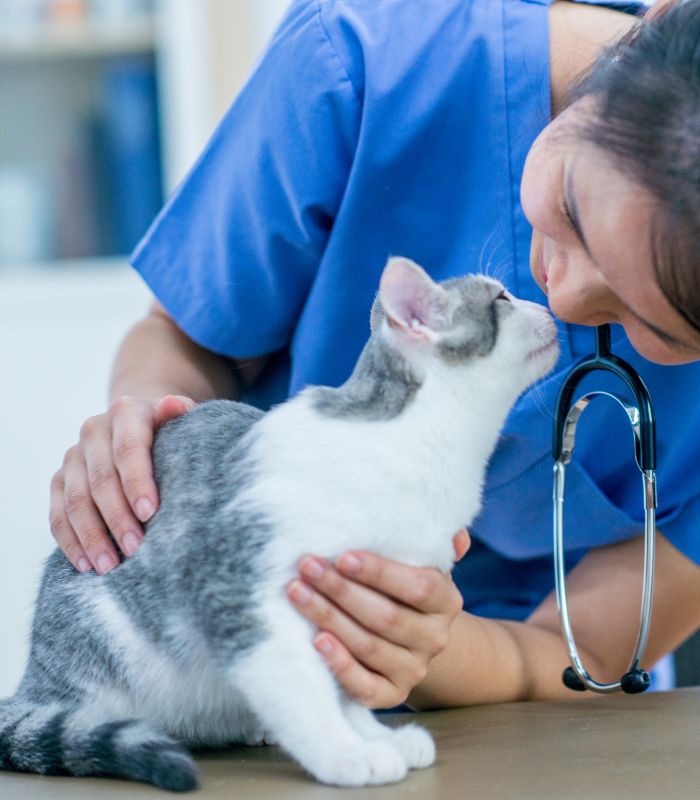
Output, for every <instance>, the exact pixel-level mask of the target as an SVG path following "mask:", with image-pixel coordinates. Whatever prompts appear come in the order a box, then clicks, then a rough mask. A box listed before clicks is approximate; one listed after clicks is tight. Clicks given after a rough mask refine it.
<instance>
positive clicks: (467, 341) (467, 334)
mask: <svg viewBox="0 0 700 800" xmlns="http://www.w3.org/2000/svg"><path fill="white" fill-rule="evenodd" d="M442 286H443V287H444V288H445V289H446V290H447V291H448V293H449V294H450V295H452V297H453V298H456V303H455V310H454V313H453V316H452V330H451V331H450V333H449V335H448V336H446V337H445V340H444V341H442V342H441V343H440V345H439V347H438V352H439V353H440V356H441V357H442V358H443V359H444V360H445V361H447V363H449V364H460V363H462V362H464V361H468V360H470V359H472V358H483V357H484V356H487V355H488V354H489V353H490V352H491V350H493V348H494V346H495V345H496V340H497V339H498V318H499V316H500V314H501V313H509V311H510V309H509V307H508V306H507V305H506V304H505V303H502V305H503V306H504V308H503V310H502V311H501V310H499V308H497V303H496V298H497V297H498V295H499V294H500V291H501V289H500V288H499V287H497V286H496V285H495V284H493V283H491V282H490V281H486V280H484V279H483V278H481V277H480V276H478V275H467V276H465V277H462V278H450V279H449V280H446V281H443V283H442Z"/></svg>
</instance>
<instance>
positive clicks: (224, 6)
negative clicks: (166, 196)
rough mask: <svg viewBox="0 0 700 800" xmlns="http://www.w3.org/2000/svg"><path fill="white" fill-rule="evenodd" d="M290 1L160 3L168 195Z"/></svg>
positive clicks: (179, 0) (167, 0)
mask: <svg viewBox="0 0 700 800" xmlns="http://www.w3.org/2000/svg"><path fill="white" fill-rule="evenodd" d="M288 5H289V0H158V3H157V8H158V16H157V20H158V21H157V38H158V50H159V77H160V87H161V105H162V109H163V114H164V141H163V145H164V152H165V161H166V169H165V174H166V192H167V191H170V190H171V189H172V188H173V187H174V186H176V185H177V183H179V181H180V180H181V179H182V178H183V177H184V175H185V174H186V172H187V171H188V170H189V168H190V166H191V165H192V163H193V162H194V161H195V159H196V158H197V156H198V155H199V153H200V151H201V150H202V148H203V147H204V145H205V143H206V142H207V140H208V138H209V136H210V135H211V133H212V131H213V130H214V128H215V126H216V124H217V122H218V121H219V119H221V117H222V115H223V114H224V112H225V111H226V109H227V107H228V106H229V104H230V102H231V100H232V99H233V98H234V97H235V95H236V93H237V92H238V90H239V89H240V88H241V86H242V85H243V83H244V82H245V80H246V78H247V77H248V75H249V73H250V70H251V67H252V66H253V64H254V63H255V61H256V59H257V58H258V57H259V55H260V53H261V52H262V50H263V48H264V46H265V44H266V42H267V41H268V39H269V38H270V35H271V34H272V32H273V30H274V28H275V26H276V25H277V22H278V21H279V19H280V17H281V16H282V14H283V12H284V10H285V8H286V7H287V6H288Z"/></svg>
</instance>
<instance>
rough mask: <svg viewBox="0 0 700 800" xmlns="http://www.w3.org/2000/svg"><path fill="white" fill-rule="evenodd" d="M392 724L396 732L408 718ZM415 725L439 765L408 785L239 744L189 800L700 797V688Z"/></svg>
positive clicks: (35, 780) (21, 791)
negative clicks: (356, 776)
mask: <svg viewBox="0 0 700 800" xmlns="http://www.w3.org/2000/svg"><path fill="white" fill-rule="evenodd" d="M388 719H389V720H390V721H391V722H392V724H393V723H400V722H401V720H402V717H401V716H392V717H389V718H388ZM403 719H405V717H404V718H403ZM411 719H413V715H411ZM417 720H418V721H420V722H421V723H422V724H424V725H425V726H426V727H428V728H429V729H430V730H431V731H432V732H433V734H434V736H435V738H436V741H437V750H438V757H437V763H436V764H435V766H433V767H431V768H430V769H426V770H421V771H416V772H411V773H410V774H409V776H408V778H407V779H406V780H404V781H402V782H401V783H398V784H394V785H391V786H386V787H368V788H366V789H354V790H348V789H337V788H333V787H328V786H321V785H319V784H316V783H314V782H313V781H312V780H311V779H310V778H308V777H307V776H306V775H305V774H303V773H302V771H301V770H300V769H299V768H298V767H297V766H296V765H295V764H293V763H292V762H291V761H289V760H288V759H287V758H286V757H285V756H284V755H282V754H281V753H280V752H279V750H277V749H276V748H272V747H236V748H231V749H230V750H225V751H219V752H215V753H207V754H205V755H201V756H198V762H199V764H200V766H201V770H202V788H201V790H200V791H198V792H195V793H192V794H191V795H189V796H190V797H192V798H193V800H195V798H200V799H201V800H206V799H207V798H235V800H248V798H251V799H253V798H254V799H255V800H268V798H269V800H272V798H275V800H278V799H279V798H284V800H300V799H301V798H304V800H336V799H339V798H343V800H349V798H356V799H357V800H365V798H380V799H381V800H395V799H397V798H406V797H407V796H408V797H410V798H413V797H415V798H419V797H420V798H422V797H425V798H440V800H453V798H454V800H457V799H459V800H467V798H468V800H489V799H490V798H499V800H500V799H501V798H508V799H509V800H510V799H511V798H515V799H517V800H550V799H551V800H555V799H556V800H587V799H588V798H595V799H596V800H608V798H609V800H626V799H627V798H630V800H631V798H634V800H646V798H649V799H650V800H651V798H654V800H658V798H667V800H685V798H697V797H698V796H699V795H700V688H693V689H681V690H677V691H674V692H664V693H657V694H648V695H641V696H636V697H627V696H623V695H615V696H605V697H580V698H579V697H576V698H572V699H571V700H567V701H561V702H534V703H510V704H507V705H501V706H483V707H478V708H468V709H457V710H451V711H438V712H430V713H423V714H419V715H417ZM157 796H161V797H167V796H169V795H168V794H167V793H164V792H161V791H160V790H158V789H155V788H153V787H150V786H146V785H142V784H137V783H129V782H126V781H117V780H112V779H100V780H95V779H85V778H78V779H75V778H44V777H40V776H35V775H16V774H12V773H0V800H20V798H21V800H40V799H41V800H48V799H50V800H64V799H65V800H68V799H69V798H70V800H80V798H91V800H92V798H94V797H99V798H100V799H101V800H113V799H114V798H127V799H128V800H132V799H133V800H136V799H137V798H154V797H157Z"/></svg>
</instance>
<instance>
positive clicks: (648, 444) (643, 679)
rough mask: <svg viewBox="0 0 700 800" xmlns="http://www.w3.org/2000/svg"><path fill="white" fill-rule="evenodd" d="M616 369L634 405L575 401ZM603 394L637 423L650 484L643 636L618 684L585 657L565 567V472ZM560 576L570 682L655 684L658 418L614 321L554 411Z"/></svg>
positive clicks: (598, 688) (577, 687) (606, 689)
mask: <svg viewBox="0 0 700 800" xmlns="http://www.w3.org/2000/svg"><path fill="white" fill-rule="evenodd" d="M599 370H602V371H605V372H611V373H613V374H614V375H616V376H617V377H618V378H620V379H621V380H622V381H624V383H625V384H626V385H627V388H628V389H629V390H630V391H631V393H632V395H633V396H634V404H633V403H630V402H629V401H628V400H625V399H623V398H622V397H619V396H618V395H615V394H611V393H610V392H588V393H587V394H584V395H582V396H581V397H580V398H579V399H578V400H577V401H576V402H575V403H573V404H572V403H571V400H572V398H573V395H574V391H575V389H576V387H577V386H578V385H579V384H580V383H581V381H582V380H583V379H584V378H585V377H586V376H587V375H588V374H589V373H591V372H594V371H599ZM600 398H608V399H612V400H614V401H615V402H617V403H619V405H620V406H622V408H623V409H624V411H625V413H626V414H627V417H628V419H629V421H630V425H631V426H632V431H633V433H634V444H635V459H636V461H637V466H638V467H639V469H640V471H641V473H642V483H643V487H644V580H643V584H642V608H641V618H640V623H639V635H638V637H637V644H636V646H635V649H634V654H633V656H632V661H631V662H630V666H629V669H628V670H627V672H626V673H625V674H624V675H623V676H622V677H621V678H620V680H619V681H615V682H613V683H600V682H598V681H596V680H594V679H593V678H592V677H591V676H590V674H589V673H588V671H587V670H586V668H585V667H584V666H583V664H582V662H581V657H580V656H579V653H578V649H577V648H576V642H575V641H574V634H573V631H572V629H571V619H570V617H569V605H568V601H567V597H566V575H565V567H564V521H563V512H564V477H565V473H566V465H567V464H568V463H569V462H570V461H571V456H572V454H573V451H574V439H575V436H576V426H577V425H578V421H579V419H580V417H581V414H583V412H584V411H585V410H586V408H587V407H588V406H589V405H590V404H591V403H592V402H593V401H597V400H599V399H600ZM552 455H553V456H554V577H555V584H556V595H557V606H558V607H559V614H560V616H561V622H562V628H563V631H564V637H565V639H566V643H567V646H568V649H569V658H570V660H571V666H570V667H567V669H566V670H564V674H563V676H562V680H563V681H564V685H565V686H567V687H568V688H569V689H573V690H574V691H579V692H583V691H585V690H586V689H590V690H591V691H594V692H601V693H604V694H607V693H610V692H617V691H620V690H622V691H623V692H627V693H628V694H637V693H639V692H643V691H645V689H648V688H649V684H650V682H651V681H650V677H649V673H648V672H647V671H646V670H644V669H642V668H641V667H640V664H641V661H642V657H643V655H644V650H645V648H646V645H647V639H648V637H649V625H650V623H651V601H652V593H653V588H654V535H655V531H656V474H655V472H654V470H655V468H656V421H655V418H654V410H653V408H652V404H651V397H650V396H649V390H648V389H647V387H646V386H645V385H644V381H642V379H641V378H640V377H639V375H638V374H637V372H636V371H635V370H634V369H633V368H632V367H631V366H630V365H629V364H628V363H627V362H626V361H623V360H622V359H621V358H618V357H617V356H615V355H613V354H612V353H611V351H610V326H609V325H601V326H600V327H598V328H597V329H596V346H595V353H594V354H592V355H590V356H586V357H585V358H583V359H582V360H581V361H579V362H578V363H577V364H575V365H574V367H573V368H572V369H571V371H570V372H569V374H568V375H567V377H566V380H565V381H564V385H563V386H562V387H561V389H560V391H559V397H558V399H557V405H556V411H555V415H554V440H553V443H552Z"/></svg>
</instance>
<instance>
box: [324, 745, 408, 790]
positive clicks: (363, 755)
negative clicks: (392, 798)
mask: <svg viewBox="0 0 700 800" xmlns="http://www.w3.org/2000/svg"><path fill="white" fill-rule="evenodd" d="M407 772H408V765H407V764H406V759H405V758H404V757H403V756H402V755H401V753H399V751H398V750H397V749H396V747H394V746H393V745H390V744H388V743H386V742H378V741H372V742H363V743H362V744H361V745H359V746H358V747H355V748H353V749H351V750H346V751H345V752H343V753H342V754H341V755H338V756H337V757H335V758H334V759H333V760H331V759H328V760H326V761H325V763H324V765H323V767H322V768H321V769H320V770H318V771H315V772H314V774H315V777H316V778H317V779H318V780H320V781H322V782H323V783H330V784H332V785H334V786H379V785H381V784H384V783H396V782H397V781H400V780H402V779H403V778H405V777H406V774H407Z"/></svg>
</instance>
